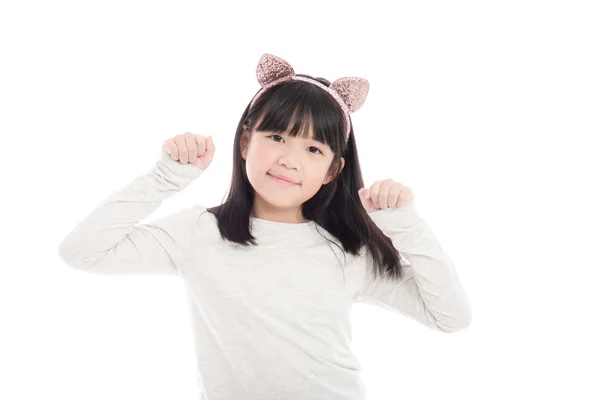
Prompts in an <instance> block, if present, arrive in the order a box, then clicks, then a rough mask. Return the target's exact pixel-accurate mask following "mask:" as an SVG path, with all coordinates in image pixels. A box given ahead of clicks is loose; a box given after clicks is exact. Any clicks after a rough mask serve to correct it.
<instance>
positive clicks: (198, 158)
mask: <svg viewBox="0 0 600 400" xmlns="http://www.w3.org/2000/svg"><path fill="white" fill-rule="evenodd" d="M162 150H163V151H166V152H167V153H169V155H170V156H171V158H172V159H173V160H175V161H179V162H180V163H182V164H187V163H188V162H189V163H190V164H192V165H194V166H196V167H198V168H200V169H206V168H208V166H209V165H210V163H211V162H212V159H213V155H214V154H215V144H214V143H213V139H212V136H209V137H207V138H205V137H204V136H202V135H197V134H195V133H191V132H186V133H184V134H183V135H176V136H174V137H172V138H170V139H167V140H165V142H164V143H163V145H162Z"/></svg>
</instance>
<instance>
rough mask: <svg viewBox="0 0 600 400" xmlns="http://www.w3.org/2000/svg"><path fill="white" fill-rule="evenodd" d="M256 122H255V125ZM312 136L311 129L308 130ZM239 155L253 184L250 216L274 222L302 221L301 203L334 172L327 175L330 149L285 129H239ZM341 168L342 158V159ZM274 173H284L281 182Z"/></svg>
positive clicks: (326, 181)
mask: <svg viewBox="0 0 600 400" xmlns="http://www.w3.org/2000/svg"><path fill="white" fill-rule="evenodd" d="M257 126H258V125H257ZM310 134H311V137H312V136H313V132H312V131H311V132H310ZM240 149H241V153H242V158H243V159H244V160H246V171H247V174H248V180H249V181H250V184H251V185H252V187H253V188H254V191H255V198H254V207H253V216H254V217H257V218H261V219H266V220H272V221H277V222H289V223H296V222H305V221H306V219H305V218H304V217H303V216H302V212H301V206H302V203H304V202H306V201H307V200H308V199H310V198H311V197H313V196H314V195H315V194H316V193H317V192H318V191H319V189H320V188H321V186H322V185H325V184H327V183H329V182H331V180H333V178H334V176H327V172H328V170H329V166H330V165H331V162H332V161H333V156H334V154H333V151H332V150H331V148H330V147H329V146H328V145H326V144H323V143H320V142H317V141H316V140H314V139H311V138H302V137H300V136H298V137H295V138H294V137H291V136H289V135H288V134H287V133H282V134H278V133H274V132H261V131H255V132H253V133H251V132H249V131H248V130H246V127H244V131H243V132H242V138H241V143H240ZM341 163H342V164H341V165H342V168H343V166H344V159H343V158H342V159H341ZM274 175H279V176H283V177H286V178H288V179H290V180H291V181H293V183H288V182H283V181H281V180H279V179H277V178H275V176H274Z"/></svg>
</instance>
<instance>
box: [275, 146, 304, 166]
mask: <svg viewBox="0 0 600 400" xmlns="http://www.w3.org/2000/svg"><path fill="white" fill-rule="evenodd" d="M294 147H295V146H287V149H286V150H284V154H283V155H282V156H281V157H280V158H279V164H280V165H285V166H286V167H287V168H296V169H298V166H299V165H300V155H301V152H300V151H299V150H298V149H295V148H294Z"/></svg>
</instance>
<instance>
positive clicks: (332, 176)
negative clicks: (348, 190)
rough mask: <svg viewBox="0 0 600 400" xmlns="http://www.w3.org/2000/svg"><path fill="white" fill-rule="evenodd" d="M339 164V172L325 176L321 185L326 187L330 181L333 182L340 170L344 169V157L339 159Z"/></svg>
mask: <svg viewBox="0 0 600 400" xmlns="http://www.w3.org/2000/svg"><path fill="white" fill-rule="evenodd" d="M340 163H341V164H342V165H341V167H340V168H339V170H338V171H335V173H334V174H333V175H327V177H326V178H325V180H324V181H323V185H327V184H328V183H329V182H331V181H332V180H334V179H335V177H336V176H338V175H339V174H340V173H341V172H342V170H343V169H344V165H346V160H344V157H342V158H340Z"/></svg>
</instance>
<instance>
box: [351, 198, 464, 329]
mask: <svg viewBox="0 0 600 400" xmlns="http://www.w3.org/2000/svg"><path fill="white" fill-rule="evenodd" d="M369 216H370V217H371V219H372V220H373V221H374V222H375V224H376V225H377V226H378V227H379V228H380V229H381V230H382V231H383V233H385V234H386V235H387V236H388V237H390V238H391V240H392V242H393V244H394V247H396V249H398V251H399V252H400V256H401V265H403V270H404V273H405V275H404V277H403V278H402V279H401V280H397V279H396V280H393V279H392V278H387V277H386V278H383V277H380V276H378V279H375V277H374V274H373V271H372V263H373V261H372V257H366V260H367V265H366V273H365V282H364V285H363V287H362V291H361V292H360V293H359V295H358V297H357V301H359V302H363V303H367V304H373V305H376V306H380V307H382V308H386V309H390V310H393V311H399V312H401V313H402V314H403V315H406V316H408V317H410V318H412V319H413V320H416V321H417V322H419V323H422V324H424V325H425V326H427V327H429V328H432V329H434V330H437V331H442V332H456V331H459V330H462V329H464V328H466V327H467V326H468V325H469V324H470V323H471V308H470V304H469V300H468V298H467V295H466V293H465V291H464V289H463V287H462V285H461V283H460V281H459V279H458V276H457V273H456V270H455V267H454V263H453V262H452V260H451V259H450V257H449V256H448V255H447V254H446V253H445V252H444V250H443V249H442V247H441V245H440V244H439V243H438V241H437V238H436V237H435V235H434V234H433V232H432V230H431V229H430V227H429V226H428V225H427V224H426V223H425V221H424V220H423V219H422V218H421V217H420V215H419V214H418V212H417V210H416V208H415V203H414V199H411V200H409V201H408V202H406V203H404V204H403V205H402V206H400V207H392V208H387V209H382V210H377V211H374V212H371V213H370V214H369Z"/></svg>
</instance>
